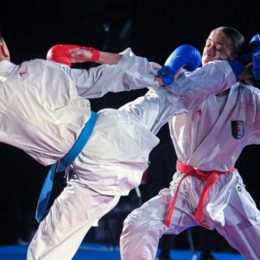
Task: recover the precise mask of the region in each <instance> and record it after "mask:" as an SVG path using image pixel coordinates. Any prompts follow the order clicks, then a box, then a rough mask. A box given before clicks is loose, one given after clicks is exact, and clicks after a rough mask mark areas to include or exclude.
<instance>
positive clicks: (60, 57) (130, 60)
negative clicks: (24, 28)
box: [47, 45, 159, 98]
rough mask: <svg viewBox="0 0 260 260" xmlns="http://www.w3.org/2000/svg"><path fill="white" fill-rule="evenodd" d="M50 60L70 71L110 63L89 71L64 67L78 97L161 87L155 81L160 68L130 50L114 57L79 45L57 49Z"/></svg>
mask: <svg viewBox="0 0 260 260" xmlns="http://www.w3.org/2000/svg"><path fill="white" fill-rule="evenodd" d="M72 53H73V55H72V56H73V57H72V56H71V54H72ZM47 59H48V60H52V61H55V62H58V63H62V64H65V65H68V66H69V67H70V66H71V64H72V63H74V62H86V61H94V62H98V63H109V64H110V65H107V64H103V65H100V66H97V67H93V68H91V69H89V70H85V69H70V68H69V67H68V66H63V68H64V70H65V71H66V72H67V73H68V74H69V75H70V77H71V78H72V79H73V81H74V82H75V84H76V86H77V89H78V92H79V95H81V96H84V97H86V98H97V97H101V96H103V95H105V94H106V93H108V92H120V91H129V90H132V89H141V88H145V87H147V86H148V85H149V86H152V87H158V86H159V84H158V82H157V81H154V73H155V71H156V70H157V69H158V65H157V67H156V64H155V63H150V62H149V61H148V60H147V59H145V58H142V57H138V56H135V55H134V54H133V53H132V52H131V50H130V49H128V50H126V51H125V52H123V53H120V54H115V53H107V52H101V51H98V50H96V49H94V48H92V47H82V46H79V45H55V46H53V47H51V49H50V50H49V51H48V54H47ZM113 63H116V64H113ZM155 67H156V68H155Z"/></svg>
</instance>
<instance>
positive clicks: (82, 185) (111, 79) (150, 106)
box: [0, 39, 237, 260]
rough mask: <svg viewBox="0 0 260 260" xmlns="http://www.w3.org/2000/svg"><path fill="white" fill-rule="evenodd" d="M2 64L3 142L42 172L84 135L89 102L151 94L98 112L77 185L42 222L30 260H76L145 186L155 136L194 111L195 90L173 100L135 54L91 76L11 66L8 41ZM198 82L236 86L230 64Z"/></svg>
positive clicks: (72, 183) (77, 164)
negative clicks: (93, 233)
mask: <svg viewBox="0 0 260 260" xmlns="http://www.w3.org/2000/svg"><path fill="white" fill-rule="evenodd" d="M73 48H74V47H73ZM182 50H183V49H182ZM184 50H185V48H184ZM89 51H90V52H91V55H90V56H91V58H90V59H89V60H91V59H92V58H93V57H92V56H96V58H95V61H97V62H99V61H100V59H101V56H102V55H100V54H98V55H96V50H89ZM67 53H68V50H65V55H67ZM177 54H179V53H177ZM182 55H183V56H184V57H185V55H186V54H185V53H182ZM173 56H174V55H173ZM186 56H188V57H187V59H186V61H187V62H184V64H186V63H187V64H188V65H190V66H192V65H194V64H195V66H198V65H199V63H198V62H197V60H198V58H199V57H198V56H199V55H198V54H197V52H195V54H194V53H192V54H187V55H186ZM189 56H191V57H189ZM115 57H117V58H118V56H115ZM0 58H1V62H0V76H1V78H0V79H1V80H0V84H1V88H0V90H1V95H0V96H1V97H3V98H1V128H0V137H1V138H0V139H1V141H2V142H5V143H8V144H10V145H13V146H16V147H18V148H20V149H22V150H23V151H25V152H26V153H27V154H29V155H30V156H32V157H33V158H35V159H36V160H37V161H38V162H39V163H41V164H43V165H50V164H53V163H55V162H56V161H59V160H60V159H61V158H63V157H64V155H65V154H66V153H67V152H68V151H69V150H70V148H71V147H72V146H73V145H74V143H75V142H76V140H77V139H78V138H79V135H80V132H81V131H83V130H82V129H85V128H84V125H85V123H86V122H88V120H89V117H90V113H91V108H90V103H89V101H88V100H87V99H86V98H94V97H99V96H102V95H104V94H105V93H106V92H108V91H123V90H128V89H130V88H131V89H137V88H140V87H144V86H150V87H151V88H152V89H151V90H150V91H149V92H148V93H147V94H146V95H145V96H144V97H140V98H138V99H137V100H135V101H133V102H130V103H128V104H126V105H124V106H122V107H121V108H119V109H117V110H116V109H103V110H101V111H99V112H98V113H97V114H98V115H97V121H96V124H95V126H94V129H93V131H92V133H91V135H90V138H89V140H88V141H87V144H86V145H85V147H84V148H83V149H82V151H81V152H80V153H79V155H78V156H77V157H76V159H75V160H74V161H73V163H72V165H70V166H69V167H68V168H69V169H70V168H73V173H74V175H73V178H71V179H70V180H69V181H68V185H67V186H66V188H65V189H64V191H63V192H62V193H61V194H60V195H59V197H58V198H57V199H56V200H55V202H54V204H53V205H52V207H51V209H50V211H49V213H48V214H47V216H46V217H45V218H44V219H43V221H42V222H41V223H40V225H39V228H38V230H37V232H36V234H35V236H34V238H33V239H32V241H31V243H30V246H29V249H28V254H27V259H48V260H49V259H71V258H72V257H73V255H74V254H75V252H76V250H77V249H78V247H79V246H80V243H81V241H82V240H83V238H84V237H85V235H86V233H87V231H88V230H89V229H90V228H91V226H93V225H95V224H96V223H97V221H98V220H99V219H100V218H101V217H102V216H104V215H105V214H106V213H107V212H109V211H110V210H111V209H112V208H113V207H115V205H116V204H117V202H118V200H119V198H120V196H122V195H127V194H128V193H129V191H130V190H131V189H133V188H135V187H137V186H138V185H139V184H140V182H141V178H142V173H143V171H144V170H145V169H146V168H147V162H148V156H149V153H150V151H151V150H152V149H153V148H154V147H155V146H156V145H157V144H158V142H159V140H158V138H157V137H156V133H157V132H158V131H159V129H160V127H161V126H163V125H164V124H165V123H166V122H167V121H168V120H169V119H170V118H171V117H172V115H174V114H175V113H180V112H183V111H187V108H186V104H184V103H183V99H185V100H186V101H188V99H190V97H191V96H190V95H189V92H190V91H192V89H191V88H189V85H190V84H188V85H187V84H186V83H185V81H186V79H185V81H184V82H183V83H182V82H181V81H182V80H181V79H179V80H178V82H179V85H178V84H175V85H174V84H173V87H174V88H176V89H178V88H180V87H181V88H182V92H183V94H182V95H181V97H180V96H179V95H176V94H174V92H175V90H173V91H169V90H168V89H167V88H162V87H159V83H158V81H159V82H161V79H157V78H156V77H155V74H156V72H157V71H158V68H159V66H158V65H157V64H154V63H149V62H148V61H147V60H146V59H144V58H141V57H137V56H134V55H133V54H132V53H129V51H127V52H126V53H123V54H122V55H120V58H119V59H117V58H116V61H117V60H119V61H118V63H117V65H101V66H99V67H96V68H92V69H90V70H89V71H85V70H75V69H71V68H69V66H67V65H60V64H57V63H56V62H50V61H44V60H32V61H28V62H23V63H22V64H20V65H19V66H17V65H15V64H13V63H11V62H10V61H9V52H8V49H7V46H6V44H5V42H4V40H3V39H1V45H0ZM193 60H195V63H193ZM101 62H102V61H101ZM111 63H113V62H111ZM68 65H69V62H68ZM205 67H206V66H205ZM205 71H207V73H208V72H209V76H210V77H209V81H208V82H207V84H205V81H203V82H201V81H199V80H198V85H196V82H197V78H201V77H200V75H205ZM213 71H214V72H215V74H214V76H211V74H212V72H213ZM192 77H194V78H195V79H196V82H194V84H192V88H194V89H195V90H196V89H197V88H203V86H204V87H207V89H208V86H209V85H210V86H211V87H212V89H213V90H215V89H218V90H219V91H221V90H223V89H226V88H228V87H229V86H231V85H233V84H234V83H235V82H236V80H237V79H236V74H234V72H233V68H232V66H230V64H229V63H228V62H226V61H222V62H216V63H214V64H213V63H212V64H209V65H208V69H207V70H206V69H205V68H204V67H203V68H202V69H200V70H199V71H197V73H196V74H194V75H192ZM155 79H156V80H155ZM220 79H222V80H221V82H222V83H223V84H222V85H221V84H219V80H220ZM157 80H158V81H157ZM190 80H192V79H190ZM176 83H177V81H176ZM177 92H178V91H177ZM186 92H187V93H188V95H187V99H186V98H185V96H186V94H185V93H186ZM208 92H209V94H210V91H208ZM192 99H193V97H192ZM192 102H193V101H192V100H190V103H192ZM188 103H189V102H188Z"/></svg>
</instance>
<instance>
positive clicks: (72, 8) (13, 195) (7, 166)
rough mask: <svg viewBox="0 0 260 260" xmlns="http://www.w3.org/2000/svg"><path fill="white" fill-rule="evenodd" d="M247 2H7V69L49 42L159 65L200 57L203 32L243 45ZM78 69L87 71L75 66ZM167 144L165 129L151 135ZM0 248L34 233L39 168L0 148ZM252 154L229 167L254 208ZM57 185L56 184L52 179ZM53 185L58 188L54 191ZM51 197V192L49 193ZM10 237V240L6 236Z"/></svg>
mask: <svg viewBox="0 0 260 260" xmlns="http://www.w3.org/2000/svg"><path fill="white" fill-rule="evenodd" d="M257 2H258V1H254V0H247V1H235V0H225V1H222V0H220V1H209V0H208V1H206V0H197V1H192V0H190V1H189V0H186V1H185V0H182V1H174V0H158V1H155V0H149V1H148V0H107V1H106V0H70V1H69V0H42V1H36V0H35V1H18V0H8V1H5V3H2V4H1V6H0V10H1V12H0V26H1V27H2V31H3V34H4V36H5V40H6V42H7V44H8V46H9V50H10V52H11V59H12V61H13V62H15V63H20V62H22V61H24V60H28V59H34V58H45V55H46V52H47V50H48V49H49V48H50V47H51V46H52V45H53V44H57V43H75V44H81V45H85V46H93V47H95V48H97V49H100V50H104V51H109V52H119V51H122V50H124V49H125V48H126V47H131V48H132V50H133V51H134V52H135V54H137V55H140V56H145V57H147V58H148V59H149V60H151V61H156V62H158V63H160V64H163V62H164V60H165V59H166V58H167V56H168V55H169V54H170V53H171V51H172V50H173V49H174V48H176V47H177V46H178V45H180V44H192V45H194V46H196V47H197V48H198V49H199V50H201V51H202V48H203V46H204V42H205V39H206V38H207V36H208V34H209V32H210V30H211V29H213V28H215V27H218V26H223V25H225V26H233V27H235V28H237V29H239V30H240V31H241V32H242V33H243V34H244V36H245V37H246V38H247V39H248V40H249V39H250V38H251V36H252V35H254V34H255V33H260V19H259V17H260V9H259V8H258V7H257ZM83 66H85V67H86V68H88V67H89V66H94V64H85V65H83ZM145 92H146V90H138V91H132V92H127V93H119V94H107V95H106V96H105V97H104V98H101V99H96V100H93V101H92V105H93V110H95V111H96V110H98V109H100V108H103V107H119V106H120V105H122V104H124V103H126V102H127V101H130V100H132V99H134V98H135V97H137V96H140V95H142V94H144V93H145ZM159 137H160V138H161V144H164V143H166V142H168V140H169V134H168V127H167V126H165V127H164V128H163V129H162V130H161V131H160V133H159ZM0 155H1V156H0V163H1V173H0V180H1V182H0V203H1V205H0V209H1V211H0V234H1V235H0V244H6V243H12V242H13V241H16V240H17V237H18V238H21V239H22V240H27V239H28V238H30V237H31V233H30V232H33V228H32V225H34V226H35V227H36V223H35V222H34V218H33V214H34V209H35V205H36V201H37V197H38V194H39V191H40V188H41V185H42V182H43V180H44V177H45V174H46V173H47V170H48V169H47V168H45V167H43V166H41V165H39V164H38V163H37V162H34V161H33V160H32V159H31V158H29V157H28V156H27V155H25V154H24V153H23V152H21V151H19V150H17V149H15V148H12V147H9V146H7V145H4V144H1V145H0ZM258 158H259V147H258V146H250V147H248V148H247V149H245V150H244V151H243V153H242V155H241V157H240V159H239V161H238V163H237V165H236V166H237V167H238V168H239V170H240V173H241V175H242V176H243V178H244V181H245V184H246V185H247V189H248V191H249V192H250V193H251V195H252V196H253V198H254V199H255V200H256V202H257V204H258V205H259V198H260V196H259V191H258V190H259V187H260V174H259V164H258V161H257V160H258ZM58 180H59V181H61V180H62V177H58ZM58 186H59V184H58ZM56 190H57V193H58V191H59V187H57V189H56ZM14 234H15V235H14Z"/></svg>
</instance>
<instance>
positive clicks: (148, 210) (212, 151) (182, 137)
mask: <svg viewBox="0 0 260 260" xmlns="http://www.w3.org/2000/svg"><path fill="white" fill-rule="evenodd" d="M204 67H205V66H204ZM201 79H202V80H207V78H205V77H204V78H203V77H202V78H201ZM188 80H189V79H184V80H183V81H180V84H181V83H183V82H186V81H188ZM221 81H222V79H220V84H221ZM191 84H192V83H191ZM210 89H211V90H212V88H210ZM196 92H197V91H196ZM198 92H199V88H198ZM216 92H218V91H216ZM200 93H201V95H200V96H197V95H195V96H194V99H193V101H192V98H191V99H190V100H187V102H185V104H186V106H189V107H190V109H191V111H189V112H185V113H182V114H179V115H177V116H174V117H173V118H172V119H171V120H170V121H169V128H170V134H171V138H172V140H173V143H174V147H175V151H176V154H177V158H178V159H179V160H180V161H181V162H183V163H185V164H188V165H191V166H193V168H195V169H199V170H203V171H211V170H218V171H227V170H228V169H229V168H231V167H232V166H234V165H235V163H236V161H237V159H238V157H239V155H240V153H241V151H242V150H243V148H244V147H245V146H246V145H250V144H259V143H260V91H259V89H256V88H254V87H249V86H244V85H242V84H239V83H237V84H234V85H233V86H232V88H231V89H230V92H229V94H228V96H218V97H217V96H214V95H212V96H210V97H209V98H208V99H206V100H205V101H203V102H202V103H201V100H203V99H204V98H205V97H207V94H208V92H206V91H205V89H204V88H203V89H202V90H201V92H200ZM194 94H196V93H195V92H193V93H192V92H191V95H194ZM158 174H159V173H158ZM182 176H183V174H181V173H180V172H178V171H177V172H176V173H175V174H174V175H173V180H172V182H171V185H170V188H167V189H163V190H161V191H160V193H159V194H158V195H157V196H155V197H154V198H152V199H150V200H149V201H148V202H146V203H145V204H144V205H143V206H142V207H140V208H138V209H136V210H134V211H133V212H132V213H131V214H130V215H129V216H128V217H127V219H126V220H125V223H124V229H123V232H122V235H121V241H120V247H121V257H122V260H126V259H128V260H129V259H131V260H141V259H146V260H148V259H155V256H156V251H157V248H158V241H159V239H160V237H161V236H162V235H163V234H164V233H172V234H179V233H180V232H182V231H183V230H185V229H187V228H189V227H192V226H195V225H198V223H196V222H195V220H194V214H195V210H196V207H197V204H198V201H199V198H200V195H201V192H202V189H203V187H204V183H203V182H202V181H200V180H199V179H197V178H195V177H192V176H189V177H187V178H186V179H184V181H183V182H182V184H181V186H180V190H179V193H178V197H177V202H176V204H175V208H174V211H173V215H172V219H171V226H170V228H167V227H166V226H165V225H164V220H165V216H166V213H167V211H168V208H169V204H170V203H171V201H172V199H173V195H174V193H175V190H176V188H177V185H178V183H179V181H180V179H181V177H182ZM202 217H203V219H204V220H206V221H207V224H208V226H209V227H210V229H214V228H215V229H216V230H217V231H218V232H219V233H220V234H221V235H223V236H224V237H225V239H226V240H227V241H228V242H229V243H230V245H231V246H232V247H234V248H235V249H237V250H238V251H239V252H240V253H241V255H242V256H244V257H245V258H246V259H254V260H257V259H260V250H259V242H260V212H259V210H258V209H257V207H256V205H255V202H254V201H253V199H252V198H251V196H250V194H249V193H248V192H247V191H246V189H245V186H244V184H243V181H242V179H241V177H240V175H239V173H238V171H237V170H235V171H233V172H232V173H230V174H226V175H221V176H220V177H219V179H218V181H217V182H216V183H215V185H214V186H213V188H212V190H211V191H210V193H209V195H208V197H207V200H206V205H205V208H204V211H203V216H202Z"/></svg>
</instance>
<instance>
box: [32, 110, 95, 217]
mask: <svg viewBox="0 0 260 260" xmlns="http://www.w3.org/2000/svg"><path fill="white" fill-rule="evenodd" d="M96 120H97V114H96V113H95V112H91V116H90V118H89V120H88V121H87V123H86V124H85V126H84V128H83V129H82V131H81V133H80V135H79V137H78V139H77V140H76V142H75V143H74V145H73V146H72V148H71V149H70V150H69V152H68V153H67V154H66V155H65V156H64V157H63V158H62V159H60V160H59V161H58V162H56V163H55V164H53V165H52V166H51V168H50V170H49V172H48V175H47V177H46V179H45V182H44V184H43V187H42V190H41V193H40V196H39V199H38V203H37V208H36V213H35V218H36V220H37V221H38V222H40V221H41V220H42V219H43V217H44V216H45V212H46V209H47V206H48V202H49V199H50V195H51V190H52V187H53V182H54V176H55V173H56V172H61V171H64V170H65V169H66V167H67V166H68V165H70V164H71V163H72V162H73V161H74V160H75V159H76V157H77V156H78V154H79V153H80V152H81V150H82V149H83V147H84V146H85V145H86V143H87V141H88V139H89V137H90V135H91V133H92V130H93V128H94V126H95V123H96Z"/></svg>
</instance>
